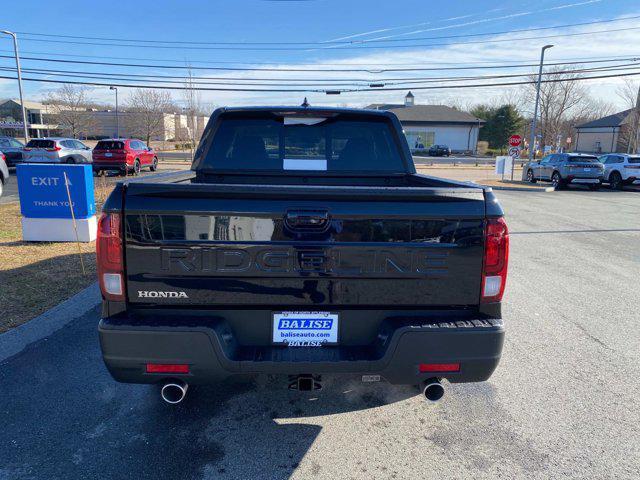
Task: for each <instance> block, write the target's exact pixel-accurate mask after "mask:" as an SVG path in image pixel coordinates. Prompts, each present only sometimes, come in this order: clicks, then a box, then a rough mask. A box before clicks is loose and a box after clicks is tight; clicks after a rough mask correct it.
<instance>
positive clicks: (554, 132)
mask: <svg viewBox="0 0 640 480" xmlns="http://www.w3.org/2000/svg"><path fill="white" fill-rule="evenodd" d="M565 68H566V67H554V68H551V69H550V70H548V71H547V72H546V73H547V75H546V76H545V79H546V80H554V81H553V82H548V83H542V84H541V86H540V106H539V108H540V130H541V133H542V145H543V146H544V145H554V144H555V143H556V141H557V139H558V138H559V137H562V136H563V135H564V133H565V132H564V130H565V127H566V124H567V122H568V121H569V119H570V117H572V116H573V114H574V113H575V112H576V111H577V110H579V109H580V107H581V106H583V105H584V104H585V102H587V101H588V100H587V99H588V94H587V91H586V89H585V87H584V85H582V84H580V82H579V79H580V74H579V73H575V72H566V70H564V69H565ZM563 71H564V72H565V73H561V72H563ZM530 79H531V81H532V82H533V83H530V84H527V85H525V96H526V97H527V100H528V103H530V104H533V102H534V99H535V95H536V84H535V81H537V78H536V77H535V76H531V77H530Z"/></svg>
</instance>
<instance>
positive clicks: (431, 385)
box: [422, 378, 444, 402]
mask: <svg viewBox="0 0 640 480" xmlns="http://www.w3.org/2000/svg"><path fill="white" fill-rule="evenodd" d="M422 394H423V395H424V398H426V399H427V400H429V401H430V402H437V401H438V400H440V399H441V398H442V397H443V396H444V387H443V386H442V383H440V379H438V378H429V379H427V380H425V381H424V382H422Z"/></svg>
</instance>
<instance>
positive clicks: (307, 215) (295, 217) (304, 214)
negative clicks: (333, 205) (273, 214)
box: [284, 210, 329, 231]
mask: <svg viewBox="0 0 640 480" xmlns="http://www.w3.org/2000/svg"><path fill="white" fill-rule="evenodd" d="M284 222H285V225H286V226H287V227H289V228H290V229H292V230H314V231H320V230H324V229H326V228H327V227H328V226H329V212H327V211H326V210H290V211H288V212H287V214H286V215H285V218H284Z"/></svg>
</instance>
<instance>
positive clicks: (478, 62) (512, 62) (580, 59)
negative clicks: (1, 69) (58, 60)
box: [0, 49, 627, 71]
mask: <svg viewBox="0 0 640 480" xmlns="http://www.w3.org/2000/svg"><path fill="white" fill-rule="evenodd" d="M0 52H4V53H13V50H1V49H0ZM21 53H23V54H29V55H45V56H47V57H49V56H53V57H73V58H99V59H103V60H104V59H106V60H135V61H148V62H173V63H179V64H181V65H182V66H183V67H182V68H189V67H186V66H185V65H189V66H190V68H192V69H199V68H198V67H193V64H196V63H201V64H210V65H274V64H275V65H277V64H279V63H281V60H274V61H271V62H258V61H244V62H239V61H222V60H218V61H213V60H193V59H188V60H185V59H184V58H183V59H179V60H176V59H172V58H148V57H145V58H140V57H122V56H118V57H113V56H107V55H79V54H69V53H57V52H34V51H28V50H22V51H21ZM626 56H627V55H612V56H610V58H612V59H619V58H622V57H626ZM12 58H13V57H12ZM602 58H603V57H602V56H596V57H570V58H559V59H557V61H558V62H569V61H573V60H576V61H578V62H579V63H584V62H586V61H588V60H598V59H602ZM535 60H536V59H535V58H534V59H532V60H504V63H505V64H509V65H514V66H518V64H522V63H529V62H533V61H535ZM494 62H495V61H494V60H476V61H466V62H464V64H465V65H484V64H487V63H489V64H490V63H494ZM295 63H296V65H311V66H317V65H318V62H315V63H305V62H295ZM429 63H430V64H432V65H460V62H443V61H438V60H436V61H433V60H430V61H429ZM322 64H323V65H326V66H335V65H339V66H341V67H368V68H367V69H365V70H363V71H368V70H379V68H382V67H389V66H404V67H410V66H416V65H421V64H419V63H409V62H403V63H391V62H385V63H384V64H373V63H362V62H360V63H350V62H342V61H340V60H337V61H335V63H331V62H327V61H323V62H322ZM305 71H308V70H305Z"/></svg>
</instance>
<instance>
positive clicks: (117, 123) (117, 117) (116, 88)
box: [109, 85, 120, 138]
mask: <svg viewBox="0 0 640 480" xmlns="http://www.w3.org/2000/svg"><path fill="white" fill-rule="evenodd" d="M109 90H115V91H116V138H120V117H119V116H118V87H114V86H113V85H112V86H110V87H109Z"/></svg>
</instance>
